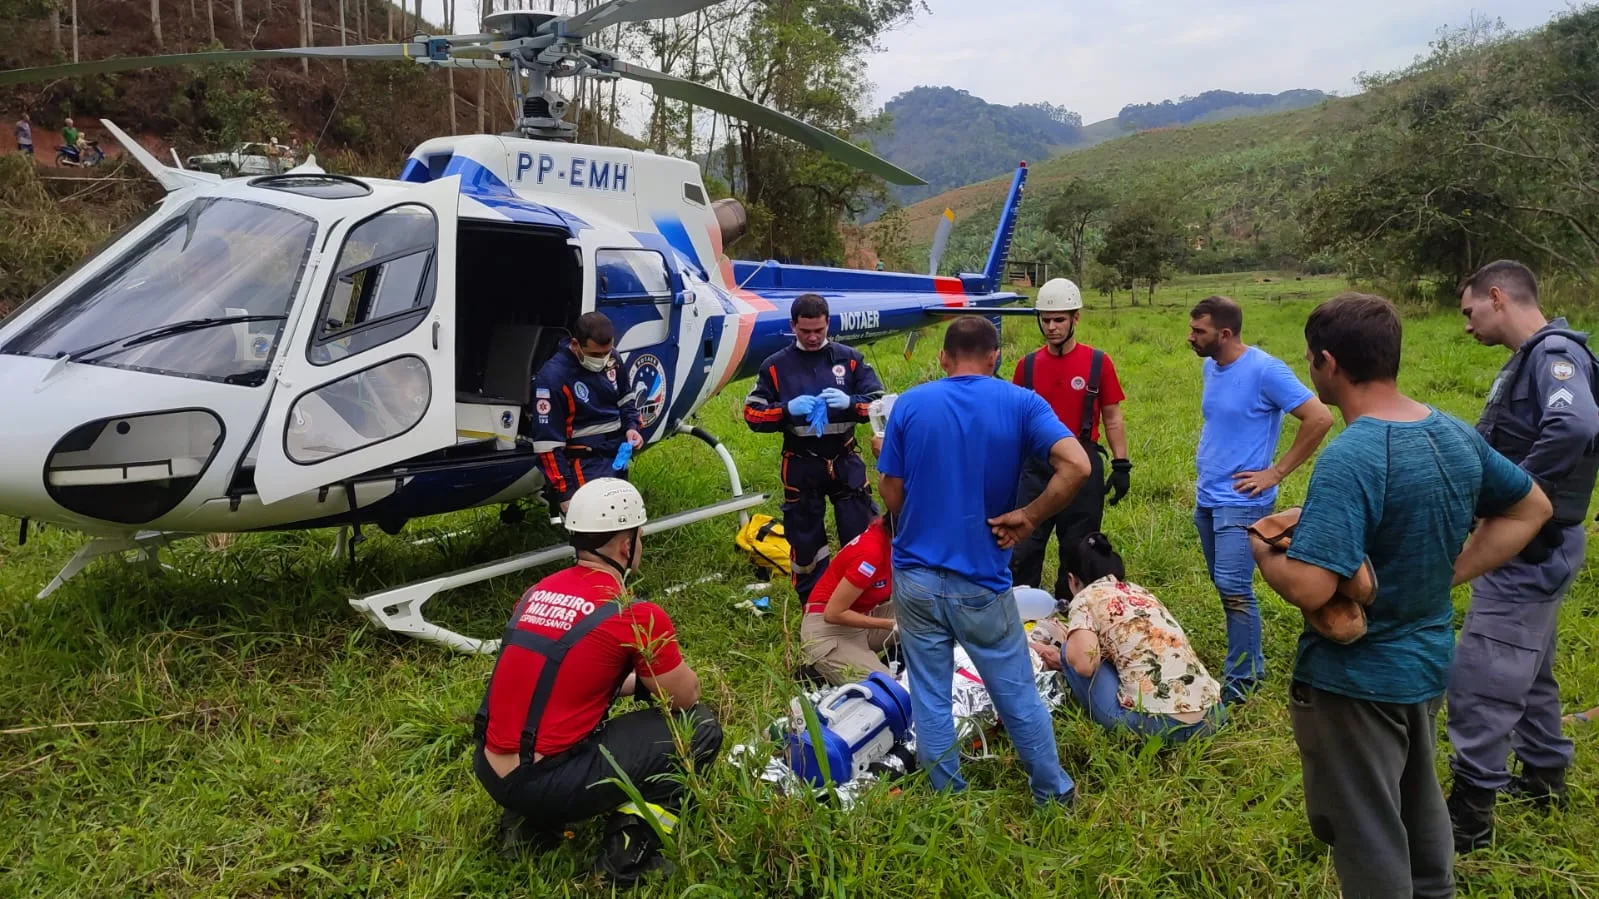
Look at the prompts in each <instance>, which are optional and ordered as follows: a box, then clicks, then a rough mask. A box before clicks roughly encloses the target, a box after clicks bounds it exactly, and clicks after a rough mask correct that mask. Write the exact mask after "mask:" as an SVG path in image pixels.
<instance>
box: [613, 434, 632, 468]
mask: <svg viewBox="0 0 1599 899" xmlns="http://www.w3.org/2000/svg"><path fill="white" fill-rule="evenodd" d="M632 460H633V444H632V442H630V441H627V440H624V441H622V446H621V448H620V449H618V450H617V451H616V458H615V459H614V460H612V462H611V470H612V471H621V470H622V469H624V468H626V467H627V463H628V462H631V461H632Z"/></svg>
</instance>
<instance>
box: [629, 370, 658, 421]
mask: <svg viewBox="0 0 1599 899" xmlns="http://www.w3.org/2000/svg"><path fill="white" fill-rule="evenodd" d="M628 383H629V384H631V385H632V387H633V393H634V395H635V396H636V397H637V400H636V402H637V403H638V413H639V418H640V420H641V421H642V422H643V427H646V428H648V427H649V426H650V425H653V424H655V420H656V419H658V418H660V417H661V410H662V409H664V408H666V378H665V377H663V376H662V372H661V360H659V359H657V358H655V357H654V356H652V355H650V354H648V353H645V354H644V355H642V356H640V357H638V358H637V359H634V360H633V375H632V377H631V378H629V379H628Z"/></svg>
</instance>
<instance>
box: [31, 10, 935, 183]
mask: <svg viewBox="0 0 1599 899" xmlns="http://www.w3.org/2000/svg"><path fill="white" fill-rule="evenodd" d="M719 2H721V0H610V2H608V3H603V4H601V5H599V6H596V7H594V8H593V9H589V10H585V11H584V12H581V13H579V14H577V15H574V16H563V15H557V14H555V13H553V12H531V11H522V10H512V11H505V12H497V13H491V14H489V15H488V16H487V17H485V18H484V20H483V28H484V30H485V31H486V32H488V33H484V34H457V35H442V36H431V35H426V34H418V35H416V36H415V37H413V38H412V39H411V40H410V41H407V42H405V43H398V44H358V45H354V46H341V47H285V48H282V49H275V50H216V51H205V52H200V53H177V54H166V55H161V56H139V57H113V58H111V59H102V60H93V61H89V62H79V63H65V64H61V65H52V66H40V67H37V68H31V69H12V70H10V71H0V85H6V84H19V83H24V82H30V81H44V80H49V79H53V78H61V77H79V76H82V75H91V74H102V73H109V72H124V71H133V70H138V69H149V68H156V67H163V66H179V65H195V64H204V63H215V62H237V61H241V60H255V59H284V58H289V59H299V58H313V59H330V60H331V59H353V60H380V61H381V60H406V61H410V62H415V63H418V64H421V65H428V66H436V67H440V68H461V69H503V70H505V71H506V72H507V77H508V79H509V81H510V88H511V94H512V96H513V97H514V98H515V99H516V104H517V122H516V131H515V134H516V135H518V136H521V137H527V138H533V139H541V140H561V141H570V140H573V139H574V138H575V137H576V134H577V126H576V125H575V124H573V123H571V122H567V121H566V120H565V116H566V112H567V109H568V107H569V104H568V101H567V98H566V97H565V96H563V95H562V94H561V93H560V92H559V91H557V90H556V89H555V88H554V86H553V83H554V82H555V81H558V80H560V79H563V78H578V77H582V78H593V79H598V80H605V81H609V80H613V79H616V78H626V79H628V80H630V81H637V82H640V83H642V84H646V85H648V86H649V87H650V88H651V89H652V90H654V91H655V93H657V94H659V95H661V96H665V97H670V98H672V99H675V100H681V101H683V102H686V103H692V104H694V105H696V106H700V107H703V108H705V109H709V110H712V111H714V112H720V113H723V114H724V115H727V116H730V117H732V118H735V119H739V120H741V121H745V122H749V123H750V124H753V125H756V126H758V127H761V128H765V129H766V130H769V131H773V132H776V133H778V134H781V135H783V136H784V137H788V138H790V139H793V140H795V141H798V142H799V143H802V144H804V145H806V146H808V147H811V148H812V149H815V150H818V151H820V152H821V153H823V154H824V155H826V156H829V157H831V158H833V159H836V160H839V161H841V162H844V163H846V164H848V165H851V166H854V167H855V168H858V169H861V170H863V171H866V172H870V173H871V174H874V175H878V176H880V177H882V178H883V179H885V180H887V181H889V182H890V183H893V184H905V185H921V184H926V183H927V182H926V181H924V180H922V179H921V178H919V177H917V176H916V175H914V174H912V173H910V172H908V171H905V170H904V169H902V168H900V167H899V166H896V165H894V164H893V163H891V162H889V161H888V160H886V159H883V158H881V157H879V156H877V155H875V154H873V153H871V152H869V151H867V150H866V149H864V148H862V147H860V146H858V145H856V144H854V143H852V142H850V141H848V140H846V139H844V138H842V137H839V136H837V135H835V134H833V133H831V132H828V131H824V130H822V129H820V128H817V127H815V126H813V125H810V124H807V123H805V122H803V121H801V120H799V119H796V118H794V117H793V116H790V115H788V114H786V113H782V112H779V111H777V110H775V109H772V108H770V107H767V106H763V105H761V104H759V103H755V102H753V101H751V100H748V99H746V98H744V97H740V96H738V95H736V94H731V93H728V92H726V91H722V90H718V89H716V88H714V87H710V86H709V85H705V84H701V83H699V82H695V81H689V80H687V79H684V78H678V77H677V76H675V75H669V74H667V73H665V72H657V71H654V70H653V69H647V68H644V67H643V66H638V65H634V64H632V63H629V62H625V61H622V60H620V59H618V58H617V56H616V54H615V53H614V52H612V51H609V50H604V49H601V48H597V47H591V46H589V45H587V44H585V43H584V42H583V39H584V38H585V37H587V36H589V35H591V34H594V33H596V32H598V31H600V30H602V29H605V28H609V27H611V26H613V25H619V24H622V23H625V22H642V21H648V20H651V19H666V18H676V17H678V16H683V15H687V14H688V13H692V12H695V11H697V10H700V9H704V8H706V7H708V6H713V5H715V4H716V3H719Z"/></svg>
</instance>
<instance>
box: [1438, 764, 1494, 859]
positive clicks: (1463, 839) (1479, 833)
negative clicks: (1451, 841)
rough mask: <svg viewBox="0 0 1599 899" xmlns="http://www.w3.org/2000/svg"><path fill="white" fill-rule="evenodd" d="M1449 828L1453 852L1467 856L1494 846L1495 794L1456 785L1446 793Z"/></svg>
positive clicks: (1481, 789)
mask: <svg viewBox="0 0 1599 899" xmlns="http://www.w3.org/2000/svg"><path fill="white" fill-rule="evenodd" d="M1449 824H1450V827H1451V828H1452V829H1453V830H1454V832H1455V851H1456V852H1457V853H1462V854H1463V853H1467V852H1470V851H1472V850H1473V849H1481V848H1482V847H1484V846H1487V845H1488V844H1489V843H1492V842H1493V837H1494V791H1493V790H1489V789H1484V788H1483V787H1474V786H1472V785H1471V784H1468V783H1461V782H1460V781H1458V780H1457V781H1455V787H1454V789H1453V790H1451V791H1450V793H1449Z"/></svg>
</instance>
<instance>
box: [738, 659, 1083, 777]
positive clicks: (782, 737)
mask: <svg viewBox="0 0 1599 899" xmlns="http://www.w3.org/2000/svg"><path fill="white" fill-rule="evenodd" d="M1032 645H1033V644H1032V643H1031V642H1029V644H1028V646H1029V647H1032ZM1028 655H1029V656H1031V658H1032V662H1033V683H1034V685H1035V686H1037V687H1038V695H1039V698H1040V699H1042V700H1043V701H1044V706H1045V707H1046V708H1048V709H1049V710H1050V711H1051V712H1053V711H1055V710H1056V709H1058V708H1060V707H1061V705H1062V704H1064V703H1065V702H1066V700H1067V690H1066V684H1065V682H1064V681H1063V680H1062V678H1061V676H1060V672H1058V671H1049V670H1046V669H1045V668H1044V666H1043V662H1042V661H1041V660H1040V659H1039V657H1038V653H1036V652H1031V653H1029V654H1028ZM892 667H893V673H894V679H895V680H896V681H898V682H899V683H900V685H901V686H903V687H904V688H905V689H906V690H907V691H910V690H911V683H910V677H909V675H908V674H907V672H906V671H905V669H904V667H903V666H901V665H899V664H898V663H895V664H894V665H893V666H892ZM832 692H833V691H832V689H828V690H819V691H815V692H810V693H807V694H805V695H806V698H808V699H809V700H810V701H811V703H812V705H819V704H820V703H821V700H822V697H824V696H827V695H829V694H830V693H832ZM950 700H951V703H950V704H951V707H952V709H953V711H954V713H955V742H956V745H958V746H959V747H960V750H961V758H962V759H963V760H965V761H974V760H977V759H986V758H993V757H994V755H995V753H994V752H993V750H992V749H991V743H992V740H993V737H994V735H995V730H996V725H997V724H998V721H999V715H998V713H997V712H995V711H994V700H993V698H992V697H990V696H989V695H988V689H987V688H986V687H984V686H983V682H982V676H981V675H979V674H978V673H977V666H976V665H973V664H972V660H971V657H970V656H968V655H967V654H966V650H964V649H962V648H961V647H960V646H959V645H958V644H957V645H956V646H955V677H954V681H953V682H952V683H951V684H950ZM804 732H805V719H804V717H803V715H802V714H801V712H800V707H799V701H798V700H797V699H796V700H795V701H794V702H793V703H792V704H791V707H790V710H789V714H788V715H786V716H784V717H782V718H778V719H776V720H774V721H773V722H772V724H771V726H770V727H769V728H768V729H767V735H768V736H769V737H770V738H771V739H769V740H767V741H765V742H764V743H760V744H754V743H743V744H740V745H738V746H734V747H733V748H732V749H731V750H729V751H728V756H727V757H728V761H730V762H732V763H733V764H735V765H740V766H742V767H744V768H745V770H747V771H749V772H750V773H752V774H755V775H756V776H757V777H758V778H759V779H760V780H762V781H765V782H766V783H769V784H771V785H772V786H773V787H774V788H775V789H776V790H777V792H779V793H782V794H784V795H798V794H800V793H803V792H805V791H806V790H813V791H815V792H816V793H817V795H818V796H821V795H825V793H826V790H825V788H815V787H812V786H811V785H810V784H809V783H807V782H805V781H804V780H802V779H800V777H799V776H798V775H797V774H795V773H794V771H793V769H791V768H789V766H788V764H787V762H786V761H785V760H784V747H785V746H786V743H785V742H783V741H786V740H787V739H788V734H789V733H800V734H803V733H804ZM899 746H901V747H904V749H905V750H906V752H907V755H908V756H909V757H911V758H914V757H915V752H916V725H915V723H914V722H912V724H911V730H910V733H909V734H908V735H907V736H906V738H905V740H904V741H903V742H901V743H900V744H899ZM879 764H880V766H881V768H883V769H886V770H885V771H884V772H883V773H884V774H886V775H890V776H892V777H898V776H899V775H901V774H904V773H906V770H905V765H904V763H903V762H902V760H901V759H900V758H899V756H898V755H896V754H889V755H887V756H885V757H884V758H882V759H880V760H879ZM879 779H880V775H879V774H878V773H875V772H872V771H867V772H865V773H863V774H861V775H860V776H859V777H856V778H854V779H852V780H850V781H848V782H846V783H842V784H839V785H838V786H837V787H836V790H835V791H836V793H837V795H838V802H839V805H840V806H841V807H844V808H848V807H849V806H850V805H852V804H853V803H854V802H855V801H856V800H858V799H859V798H860V796H861V794H863V793H865V792H866V791H867V790H869V789H870V788H871V786H872V785H873V784H875V783H876V782H877V781H878V780H879Z"/></svg>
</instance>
